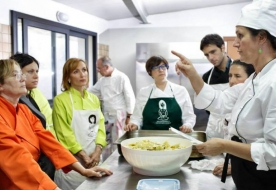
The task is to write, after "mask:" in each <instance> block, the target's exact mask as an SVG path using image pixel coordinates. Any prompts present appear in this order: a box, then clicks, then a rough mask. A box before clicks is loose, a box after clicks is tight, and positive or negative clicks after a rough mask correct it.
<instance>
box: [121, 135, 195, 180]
mask: <svg viewBox="0 0 276 190" xmlns="http://www.w3.org/2000/svg"><path fill="white" fill-rule="evenodd" d="M142 140H150V141H153V142H158V143H161V144H162V143H164V142H165V141H168V142H169V144H170V145H174V144H177V143H180V145H181V146H185V147H186V148H183V149H176V150H160V151H148V150H137V149H131V148H129V144H131V143H136V142H137V141H142ZM121 148H122V153H123V155H124V157H125V159H126V160H127V162H128V163H129V164H130V165H132V166H133V170H134V171H135V172H136V173H139V174H142V175H147V176H166V175H172V174H175V173H177V172H179V171H180V167H181V166H182V165H183V164H184V163H185V162H186V161H187V160H188V158H189V156H190V154H191V151H192V142H191V141H189V140H187V139H183V138H177V137H137V138H131V139H127V140H124V141H122V142H121Z"/></svg>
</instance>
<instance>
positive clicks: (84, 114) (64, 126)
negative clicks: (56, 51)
mask: <svg viewBox="0 0 276 190" xmlns="http://www.w3.org/2000/svg"><path fill="white" fill-rule="evenodd" d="M88 82H89V72H88V67H87V64H86V62H85V61H84V60H82V59H78V58H70V59H68V60H67V61H66V63H65V64H64V66H63V76H62V88H63V89H62V90H63V92H62V93H61V94H59V95H57V96H56V97H55V98H54V104H53V122H54V128H55V131H56V135H57V138H58V140H59V142H60V143H61V144H62V145H63V146H64V147H65V148H67V149H68V150H69V151H70V152H71V153H72V154H73V155H74V156H75V157H76V158H77V159H78V160H79V161H80V162H81V163H82V165H83V166H84V167H85V168H91V167H93V166H97V165H98V164H100V162H101V153H102V149H103V147H105V146H106V144H107V143H106V133H105V125H104V116H103V114H102V112H101V107H100V101H99V99H98V97H97V96H95V95H94V94H91V93H89V92H88V91H87V90H86V88H87V86H88ZM84 180H85V178H84V177H83V176H81V175H79V174H78V173H76V172H74V171H72V172H69V173H67V174H65V173H64V172H63V171H62V170H59V171H57V172H56V174H55V182H56V183H57V184H58V185H59V186H60V187H61V188H62V189H76V188H77V187H78V186H79V185H80V184H81V183H82V182H83V181H84Z"/></svg>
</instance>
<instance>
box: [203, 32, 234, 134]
mask: <svg viewBox="0 0 276 190" xmlns="http://www.w3.org/2000/svg"><path fill="white" fill-rule="evenodd" d="M200 50H201V51H202V52H203V53H204V55H205V56H206V58H207V59H208V60H209V61H210V63H212V64H213V65H214V67H212V68H211V69H210V70H209V71H207V72H206V73H204V74H203V76H202V79H203V81H204V82H205V83H207V84H209V85H211V86H212V87H213V88H214V89H216V90H222V91H223V90H225V89H226V88H228V87H229V69H230V65H231V63H232V60H231V59H230V57H228V56H227V54H226V52H225V44H224V41H223V39H222V37H221V36H219V35H218V34H208V35H206V36H205V37H204V38H202V40H201V43H200ZM207 113H208V114H209V112H207ZM221 117H222V116H220V115H217V114H215V113H211V114H210V116H209V120H208V123H207V129H206V133H207V134H208V136H207V138H208V139H209V138H213V137H223V131H220V130H219V127H217V123H218V120H220V118H221Z"/></svg>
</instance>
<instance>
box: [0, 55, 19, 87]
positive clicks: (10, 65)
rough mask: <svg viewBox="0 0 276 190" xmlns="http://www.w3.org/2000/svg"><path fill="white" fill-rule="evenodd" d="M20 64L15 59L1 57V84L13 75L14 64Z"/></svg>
mask: <svg viewBox="0 0 276 190" xmlns="http://www.w3.org/2000/svg"><path fill="white" fill-rule="evenodd" d="M15 65H18V67H20V66H19V64H18V63H17V62H16V61H15V60H13V59H1V60H0V84H4V80H5V79H6V78H7V77H8V76H10V75H12V73H13V71H14V66H15Z"/></svg>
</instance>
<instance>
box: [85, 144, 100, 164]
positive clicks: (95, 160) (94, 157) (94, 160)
mask: <svg viewBox="0 0 276 190" xmlns="http://www.w3.org/2000/svg"><path fill="white" fill-rule="evenodd" d="M99 149H100V148H98V147H96V149H95V151H94V152H93V153H92V154H90V156H89V157H90V164H89V165H88V166H87V168H92V167H94V166H97V165H98V164H99V162H100V158H101V153H102V151H101V150H99Z"/></svg>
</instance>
